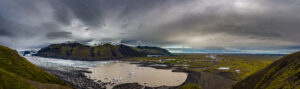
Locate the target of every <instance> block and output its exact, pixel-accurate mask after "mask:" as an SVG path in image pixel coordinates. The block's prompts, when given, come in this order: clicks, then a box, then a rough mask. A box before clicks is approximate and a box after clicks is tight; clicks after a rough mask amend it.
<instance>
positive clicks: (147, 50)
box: [35, 43, 170, 60]
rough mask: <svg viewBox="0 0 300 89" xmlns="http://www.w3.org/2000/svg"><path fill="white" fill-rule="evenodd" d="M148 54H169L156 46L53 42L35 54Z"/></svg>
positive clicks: (87, 57)
mask: <svg viewBox="0 0 300 89" xmlns="http://www.w3.org/2000/svg"><path fill="white" fill-rule="evenodd" d="M148 54H160V55H169V54H170V53H169V52H168V51H167V50H165V49H162V48H158V47H137V48H135V47H129V46H126V45H122V44H121V45H111V44H104V45H99V46H86V45H83V44H80V43H62V44H53V45H50V46H48V47H45V48H42V49H41V50H40V51H38V53H37V54H35V55H36V56H41V57H52V58H63V59H74V60H105V59H119V58H126V57H142V56H146V55H148Z"/></svg>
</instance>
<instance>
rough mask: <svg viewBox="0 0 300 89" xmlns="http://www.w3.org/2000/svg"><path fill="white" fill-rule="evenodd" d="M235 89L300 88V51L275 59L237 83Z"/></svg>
mask: <svg viewBox="0 0 300 89" xmlns="http://www.w3.org/2000/svg"><path fill="white" fill-rule="evenodd" d="M233 89H300V52H297V53H293V54H290V55H287V56H285V57H283V58H281V59H280V60H278V61H275V62H274V63H272V64H271V65H269V66H268V67H266V68H265V69H263V70H261V71H259V72H257V73H255V74H253V75H251V76H249V77H248V78H246V79H245V80H243V81H241V82H239V83H237V84H235V85H234V86H233Z"/></svg>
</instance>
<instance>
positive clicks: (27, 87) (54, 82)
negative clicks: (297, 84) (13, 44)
mask: <svg viewBox="0 0 300 89" xmlns="http://www.w3.org/2000/svg"><path fill="white" fill-rule="evenodd" d="M0 64H1V65H0V80H1V81H0V89H36V88H38V89H71V88H70V87H69V86H68V85H67V84H66V83H64V82H63V81H62V80H60V79H58V78H56V77H55V76H54V75H51V74H49V73H47V72H46V71H44V70H42V69H41V68H39V67H37V66H35V65H34V64H32V63H30V62H29V61H27V60H26V59H25V58H23V57H21V56H20V55H19V54H18V53H17V51H15V50H12V49H10V48H8V47H4V46H1V45H0Z"/></svg>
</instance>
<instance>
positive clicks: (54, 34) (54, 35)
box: [46, 32, 72, 39]
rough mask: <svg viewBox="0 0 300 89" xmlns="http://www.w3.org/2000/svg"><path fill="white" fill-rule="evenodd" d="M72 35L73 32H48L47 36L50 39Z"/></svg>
mask: <svg viewBox="0 0 300 89" xmlns="http://www.w3.org/2000/svg"><path fill="white" fill-rule="evenodd" d="M71 35H72V33H71V32H51V33H47V34H46V37H47V38H48V39H60V38H70V37H71Z"/></svg>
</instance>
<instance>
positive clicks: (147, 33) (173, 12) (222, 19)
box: [0, 0, 300, 49]
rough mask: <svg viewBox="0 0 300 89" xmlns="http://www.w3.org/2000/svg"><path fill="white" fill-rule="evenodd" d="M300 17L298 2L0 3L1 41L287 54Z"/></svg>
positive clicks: (296, 37) (70, 0) (84, 0)
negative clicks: (268, 48)
mask: <svg viewBox="0 0 300 89" xmlns="http://www.w3.org/2000/svg"><path fill="white" fill-rule="evenodd" d="M299 14H300V1H299V0H284V1H283V0H43V1H40V0H26V1H23V0H1V1H0V21H1V23H0V31H1V33H0V41H2V42H5V43H7V44H16V45H11V47H14V48H26V47H40V46H42V45H46V44H51V43H60V42H65V41H79V42H82V43H86V44H90V45H93V44H97V43H102V42H115V43H126V44H132V45H134V44H144V45H157V46H170V45H185V46H189V47H193V48H224V49H225V48H242V47H247V48H252V49H255V48H259V49H262V48H264V47H266V46H272V47H278V48H287V49H289V48H290V47H297V46H299V44H300V40H299V38H300V35H298V34H299V33H300V30H299V29H300V16H299ZM8 36H9V38H7V37H8ZM36 43H38V44H36ZM17 44H22V45H17Z"/></svg>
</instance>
